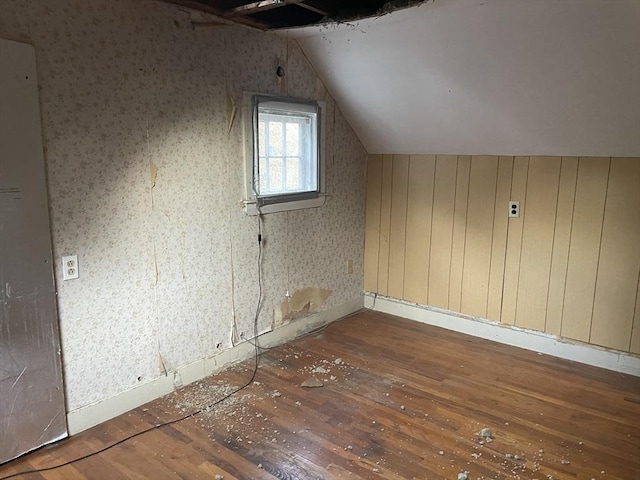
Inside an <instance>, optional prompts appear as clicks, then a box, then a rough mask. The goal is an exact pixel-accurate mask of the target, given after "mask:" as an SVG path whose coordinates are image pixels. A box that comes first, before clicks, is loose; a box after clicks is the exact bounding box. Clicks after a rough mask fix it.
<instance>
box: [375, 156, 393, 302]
mask: <svg viewBox="0 0 640 480" xmlns="http://www.w3.org/2000/svg"><path fill="white" fill-rule="evenodd" d="M392 180H393V155H384V156H383V157H382V190H381V193H380V250H379V253H378V293H379V294H380V295H388V289H389V237H390V234H391V186H392Z"/></svg>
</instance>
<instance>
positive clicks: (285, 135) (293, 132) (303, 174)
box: [243, 93, 325, 214]
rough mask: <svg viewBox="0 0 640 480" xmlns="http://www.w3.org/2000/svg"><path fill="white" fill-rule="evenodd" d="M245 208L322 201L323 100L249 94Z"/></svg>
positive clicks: (246, 99)
mask: <svg viewBox="0 0 640 480" xmlns="http://www.w3.org/2000/svg"><path fill="white" fill-rule="evenodd" d="M243 103H244V104H243V117H244V118H243V120H244V136H245V190H246V200H245V205H246V207H247V213H249V214H257V213H272V212H279V211H284V210H295V209H301V208H311V207H318V206H320V205H322V204H323V203H324V192H325V190H324V185H325V183H324V141H323V133H324V128H323V125H324V108H323V107H324V105H323V104H322V103H321V102H313V101H306V100H299V99H293V98H288V97H276V96H268V95H256V94H250V93H247V94H245V97H244V102H243Z"/></svg>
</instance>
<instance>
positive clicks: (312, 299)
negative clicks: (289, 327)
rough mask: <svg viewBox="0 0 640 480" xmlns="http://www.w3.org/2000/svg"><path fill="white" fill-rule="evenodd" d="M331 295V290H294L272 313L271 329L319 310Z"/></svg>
mask: <svg viewBox="0 0 640 480" xmlns="http://www.w3.org/2000/svg"><path fill="white" fill-rule="evenodd" d="M329 295H331V290H326V289H324V288H317V287H307V288H302V289H300V290H296V291H295V292H294V293H293V295H291V297H289V298H285V300H284V301H283V302H282V303H281V304H280V306H278V307H276V308H275V309H274V312H273V327H274V328H276V327H279V326H281V325H286V324H287V323H289V322H290V321H291V320H295V319H296V318H303V317H306V316H308V315H309V314H311V313H315V312H317V311H319V310H320V307H321V306H322V304H323V303H324V302H325V301H326V300H327V298H329Z"/></svg>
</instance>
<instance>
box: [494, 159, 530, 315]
mask: <svg viewBox="0 0 640 480" xmlns="http://www.w3.org/2000/svg"><path fill="white" fill-rule="evenodd" d="M528 171H529V157H515V159H514V161H513V175H512V181H511V198H510V199H509V200H515V201H519V202H520V216H519V217H517V218H509V228H508V229H507V252H506V255H505V264H504V285H503V287H502V312H501V319H502V323H506V324H508V325H513V324H514V323H515V321H516V300H517V295H518V278H519V276H520V253H521V251H522V249H521V247H522V225H523V221H524V217H525V216H526V214H527V174H528Z"/></svg>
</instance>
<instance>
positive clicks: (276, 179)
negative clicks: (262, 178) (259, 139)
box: [268, 158, 284, 193]
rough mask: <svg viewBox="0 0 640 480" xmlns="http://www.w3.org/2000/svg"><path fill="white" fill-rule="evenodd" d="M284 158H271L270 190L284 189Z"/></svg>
mask: <svg viewBox="0 0 640 480" xmlns="http://www.w3.org/2000/svg"><path fill="white" fill-rule="evenodd" d="M282 160H283V159H282V158H270V159H269V187H268V189H269V192H271V193H273V192H281V191H283V190H284V175H283V171H284V169H283V168H282V167H283V166H284V165H283V161H282Z"/></svg>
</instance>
